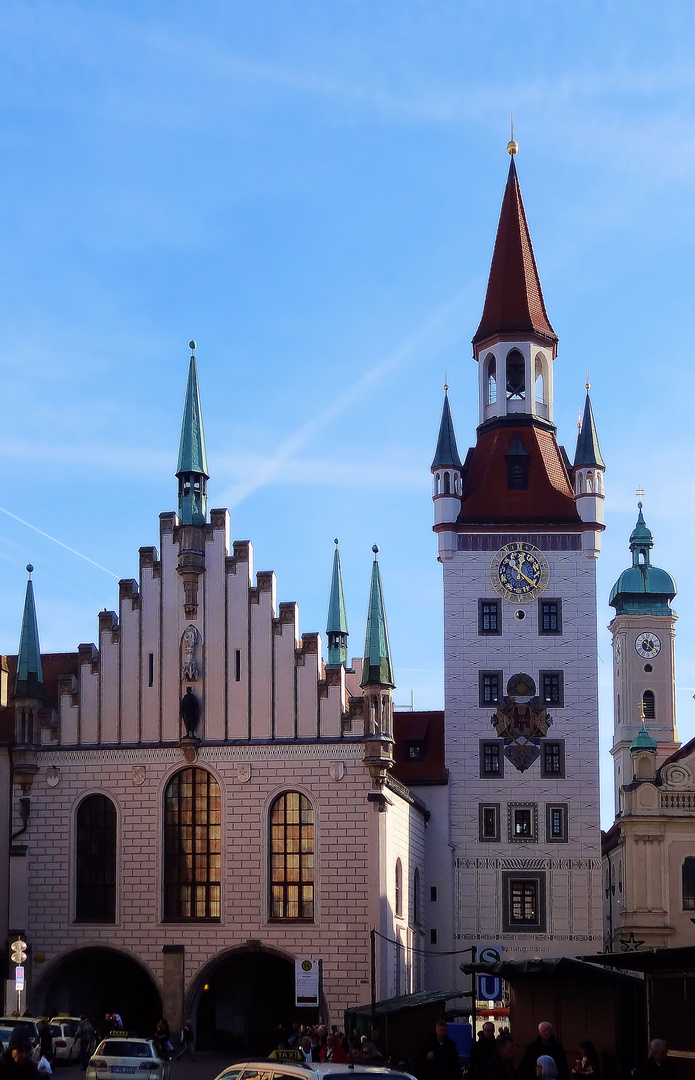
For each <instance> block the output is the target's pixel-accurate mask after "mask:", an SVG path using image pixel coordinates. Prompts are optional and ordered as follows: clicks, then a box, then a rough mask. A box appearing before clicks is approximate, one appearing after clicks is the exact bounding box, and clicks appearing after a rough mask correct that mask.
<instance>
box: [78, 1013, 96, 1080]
mask: <svg viewBox="0 0 695 1080" xmlns="http://www.w3.org/2000/svg"><path fill="white" fill-rule="evenodd" d="M95 1034H96V1032H95V1031H94V1024H93V1023H92V1021H91V1020H90V1019H89V1017H88V1016H85V1015H84V1013H83V1014H82V1016H81V1017H80V1022H79V1024H78V1025H77V1031H76V1032H75V1038H76V1039H77V1040H78V1041H79V1044H80V1065H81V1066H82V1072H86V1071H87V1062H88V1061H89V1059H90V1057H91V1055H92V1045H93V1043H94V1036H95Z"/></svg>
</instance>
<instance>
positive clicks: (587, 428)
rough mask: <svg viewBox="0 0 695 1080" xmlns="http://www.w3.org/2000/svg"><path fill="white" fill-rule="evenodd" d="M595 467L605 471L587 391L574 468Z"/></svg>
mask: <svg viewBox="0 0 695 1080" xmlns="http://www.w3.org/2000/svg"><path fill="white" fill-rule="evenodd" d="M584 465H594V466H597V467H598V468H599V469H605V467H606V466H605V464H604V461H603V458H602V457H601V448H600V447H599V444H598V434H597V433H596V421H595V420H594V410H593V409H592V408H591V398H590V397H589V393H588V391H587V395H586V401H585V402H584V418H583V420H582V426H581V427H580V429H579V434H578V435H577V449H576V450H575V453H574V467H575V469H576V468H578V467H579V466H584Z"/></svg>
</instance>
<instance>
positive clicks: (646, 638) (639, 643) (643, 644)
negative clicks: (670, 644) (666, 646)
mask: <svg viewBox="0 0 695 1080" xmlns="http://www.w3.org/2000/svg"><path fill="white" fill-rule="evenodd" d="M635 648H636V650H637V652H638V653H639V655H640V656H642V657H644V659H645V660H652V659H653V658H654V657H655V656H658V655H659V653H660V652H661V642H660V641H659V639H658V637H657V636H656V634H655V633H653V632H652V631H651V630H646V631H645V632H644V633H643V634H640V635H639V637H638V638H637V640H636V641H635Z"/></svg>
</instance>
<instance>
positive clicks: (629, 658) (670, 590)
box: [608, 502, 679, 814]
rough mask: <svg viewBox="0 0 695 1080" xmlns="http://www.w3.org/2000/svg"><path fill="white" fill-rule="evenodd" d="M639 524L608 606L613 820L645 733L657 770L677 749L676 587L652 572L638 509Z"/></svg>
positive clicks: (668, 578)
mask: <svg viewBox="0 0 695 1080" xmlns="http://www.w3.org/2000/svg"><path fill="white" fill-rule="evenodd" d="M637 505H638V510H639V513H638V515H637V523H636V525H635V527H634V529H633V530H632V533H631V534H630V552H631V554H632V566H630V567H628V569H627V570H623V572H622V574H621V575H620V577H619V578H618V580H617V581H616V583H615V585H614V586H613V588H612V590H611V595H610V599H609V601H608V603H609V604H610V605H611V607H613V608H615V618H614V619H613V620H612V622H611V623H610V625H609V627H608V629H609V630H610V632H611V634H612V635H613V695H614V736H613V748H612V750H611V753H612V755H613V760H614V763H615V793H616V795H615V798H616V807H615V812H616V814H618V813H620V812H621V811H622V809H623V807H622V805H621V800H622V789H623V787H624V786H625V785H626V784H631V783H632V780H633V771H634V768H635V753H634V747H635V742H636V741H637V745H638V746H641V742H640V741H639V740H640V739H642V740H643V739H644V736H643V734H642V731H643V729H644V728H646V729H647V730H648V732H649V736H650V739H651V740H652V743H653V749H654V751H655V760H654V767H655V768H658V767H659V766H660V765H661V764H662V763H663V762H664V761H665V760H666V758H667V757H669V755H670V754H672V753H673V752H674V750H676V749H677V747H678V745H679V743H678V731H677V730H676V698H675V687H676V678H675V663H674V644H675V636H676V629H675V627H676V619H677V617H678V616H677V615H676V613H675V611H673V609H672V608H671V601H672V600H673V598H674V597H675V595H676V583H675V581H674V580H673V578H672V577H671V575H670V574H667V573H666V571H665V570H660V569H659V568H658V567H657V566H652V562H651V550H652V548H653V547H654V538H653V536H652V533H651V532H650V530H649V529H648V528H647V525H646V522H645V520H644V515H643V513H642V503H641V502H639V503H638V504H637Z"/></svg>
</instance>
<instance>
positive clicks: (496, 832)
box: [478, 803, 500, 843]
mask: <svg viewBox="0 0 695 1080" xmlns="http://www.w3.org/2000/svg"><path fill="white" fill-rule="evenodd" d="M499 839H500V804H499V803H481V804H480V806H479V808H478V840H479V841H480V842H481V843H486V842H494V841H496V840H499Z"/></svg>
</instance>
